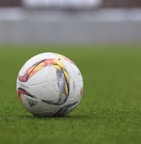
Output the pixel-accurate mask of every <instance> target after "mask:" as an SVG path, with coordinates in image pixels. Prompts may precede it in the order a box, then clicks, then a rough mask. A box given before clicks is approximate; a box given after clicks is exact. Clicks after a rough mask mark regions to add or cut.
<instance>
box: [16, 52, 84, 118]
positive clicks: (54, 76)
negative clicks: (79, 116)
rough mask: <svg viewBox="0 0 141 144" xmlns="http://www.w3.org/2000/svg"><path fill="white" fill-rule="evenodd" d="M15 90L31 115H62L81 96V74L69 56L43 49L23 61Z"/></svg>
mask: <svg viewBox="0 0 141 144" xmlns="http://www.w3.org/2000/svg"><path fill="white" fill-rule="evenodd" d="M16 90H17V93H18V96H19V99H20V101H21V103H22V104H23V106H24V107H25V108H26V109H27V110H28V111H29V112H30V113H32V114H33V115H35V116H39V117H42V116H43V117H45V116H65V115H67V114H68V113H70V112H71V111H72V110H73V109H74V108H75V107H76V106H77V105H78V103H79V102H80V100H81V98H82V94H83V78H82V75H81V72H80V70H79V69H78V67H77V66H76V65H75V64H74V62H73V61H71V60H70V59H69V58H67V57H65V56H63V55H61V54H58V53H53V52H45V53H41V54H37V55H35V56H33V57H32V58H30V59H29V60H28V61H27V62H25V64H24V65H23V66H22V68H21V69H20V71H19V74H18V77H17V82H16Z"/></svg>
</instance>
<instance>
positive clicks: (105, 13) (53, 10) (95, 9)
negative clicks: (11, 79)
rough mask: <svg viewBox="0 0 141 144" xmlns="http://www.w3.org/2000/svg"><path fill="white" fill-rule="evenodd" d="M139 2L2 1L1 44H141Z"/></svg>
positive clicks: (111, 0)
mask: <svg viewBox="0 0 141 144" xmlns="http://www.w3.org/2000/svg"><path fill="white" fill-rule="evenodd" d="M140 8H141V1H140V0H0V43H45V44H46V43H57V44H58V43H96V44H99V43H100V44H101V43H140V40H141V9H140Z"/></svg>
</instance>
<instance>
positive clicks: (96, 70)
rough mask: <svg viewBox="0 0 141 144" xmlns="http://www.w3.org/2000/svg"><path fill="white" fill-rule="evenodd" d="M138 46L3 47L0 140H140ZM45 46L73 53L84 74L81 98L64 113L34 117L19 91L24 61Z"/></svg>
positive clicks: (106, 143) (131, 143)
mask: <svg viewBox="0 0 141 144" xmlns="http://www.w3.org/2000/svg"><path fill="white" fill-rule="evenodd" d="M71 47H74V48H71ZM140 47H141V46H139V45H138V46H127V45H126V46H122V45H120V46H114V45H111V46H49V45H47V46H13V47H12V46H0V66H1V68H0V70H1V71H0V144H16V143H17V144H26V143H27V144H28V143H29V144H39V143H40V144H44V143H46V144H47V143H52V144H63V143H65V144H78V143H80V144H88V143H91V144H92V143H93V144H139V143H140V142H141V49H140ZM45 51H53V52H57V53H61V54H64V55H66V56H67V57H69V58H71V59H72V60H73V61H74V62H75V63H76V65H77V66H78V67H79V68H80V70H81V72H82V75H83V78H84V95H83V98H82V101H81V102H80V104H79V106H78V107H77V108H76V109H75V111H73V112H72V113H71V114H70V115H68V116H67V117H64V118H37V117H33V116H32V115H31V114H30V113H29V112H27V111H26V110H25V109H24V108H23V107H22V105H21V104H20V102H19V101H18V97H17V94H16V88H15V87H16V77H17V74H18V71H19V69H20V68H21V66H22V65H23V63H24V62H25V61H26V60H28V59H29V58H30V57H32V56H33V55H35V54H38V53H41V52H45Z"/></svg>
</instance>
